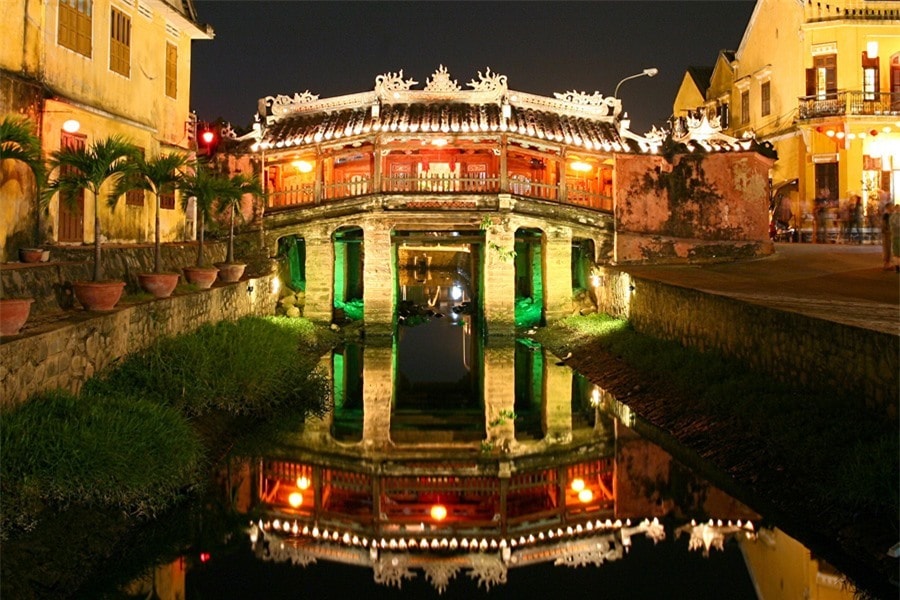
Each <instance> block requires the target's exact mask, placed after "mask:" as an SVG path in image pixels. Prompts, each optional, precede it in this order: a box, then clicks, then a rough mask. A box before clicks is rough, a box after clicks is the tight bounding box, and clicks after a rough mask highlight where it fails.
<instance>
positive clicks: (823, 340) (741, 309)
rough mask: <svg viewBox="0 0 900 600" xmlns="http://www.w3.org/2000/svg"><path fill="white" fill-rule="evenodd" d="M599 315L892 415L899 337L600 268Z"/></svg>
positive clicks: (899, 385)
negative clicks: (852, 399)
mask: <svg viewBox="0 0 900 600" xmlns="http://www.w3.org/2000/svg"><path fill="white" fill-rule="evenodd" d="M602 276H603V282H604V283H603V285H602V286H600V287H599V288H597V290H598V304H599V307H598V308H599V310H600V311H601V312H605V313H607V314H610V315H612V316H615V317H619V318H626V319H628V320H629V321H630V322H631V323H632V324H633V326H634V329H635V330H636V331H638V332H640V333H642V334H645V335H650V336H653V337H656V338H661V339H666V340H672V341H676V342H678V343H680V344H681V345H683V346H685V347H688V348H694V349H696V350H700V351H707V350H715V351H718V352H721V353H722V354H724V355H726V356H729V357H733V358H736V359H738V360H740V361H741V362H743V363H744V364H746V365H747V366H748V367H749V368H751V369H754V370H756V371H759V372H761V373H769V374H771V375H772V376H773V377H775V378H776V379H777V380H778V381H783V382H792V383H800V384H801V385H803V386H808V387H810V388H811V389H817V390H822V391H823V393H830V392H831V391H832V390H837V391H840V392H842V393H846V394H848V395H849V396H850V397H856V398H859V399H860V400H861V401H864V403H865V405H866V407H867V408H869V409H873V410H876V411H878V412H881V413H883V414H885V415H887V416H889V417H890V418H892V419H896V418H897V414H898V391H900V337H898V336H896V335H890V334H887V333H881V332H877V331H871V330H868V329H863V328H860V327H853V326H850V325H844V324H841V323H833V322H829V321H823V320H821V319H816V318H813V317H808V316H806V315H802V314H798V313H792V312H787V311H781V310H775V309H771V308H768V307H765V306H760V305H757V304H751V303H747V302H742V301H740V300H736V299H734V298H728V297H725V296H718V295H715V294H710V293H704V292H700V291H697V290H693V289H689V288H682V287H678V286H673V285H669V284H666V283H661V282H658V281H653V280H649V279H641V278H637V277H632V276H631V275H629V274H628V273H627V272H625V271H622V270H619V269H605V270H604V272H603V273H602Z"/></svg>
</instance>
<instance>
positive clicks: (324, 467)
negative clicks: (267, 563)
mask: <svg viewBox="0 0 900 600" xmlns="http://www.w3.org/2000/svg"><path fill="white" fill-rule="evenodd" d="M479 346H480V344H479ZM518 346H519V347H520V350H519V352H518V353H517V352H516V346H514V345H512V344H507V345H505V346H503V345H501V347H491V346H490V345H488V346H486V347H484V348H483V349H482V350H481V356H482V360H479V361H473V364H477V365H479V369H477V370H475V371H474V372H475V373H477V378H479V379H483V382H482V383H481V384H480V385H476V386H474V387H473V390H474V391H473V393H475V394H476V395H477V396H478V401H477V406H478V407H479V409H478V411H477V413H478V418H479V419H480V422H481V427H480V429H479V435H478V436H475V437H473V436H472V435H471V433H470V428H469V427H468V426H467V425H464V424H461V422H460V420H459V419H456V418H448V419H442V418H441V417H440V415H439V416H438V417H437V418H436V423H437V427H436V428H433V429H431V430H428V431H424V432H422V433H421V434H420V435H418V436H413V435H410V434H406V433H405V432H404V431H405V430H404V427H402V426H401V427H400V428H399V431H400V433H401V435H399V436H397V435H396V434H397V432H398V427H397V421H398V419H399V420H400V421H401V422H402V421H403V420H404V418H405V415H403V414H402V413H403V407H402V406H398V403H397V401H396V397H395V394H396V393H397V391H398V388H397V386H396V384H395V382H394V381H393V377H394V373H395V372H396V364H397V363H398V362H399V361H398V360H396V357H395V355H394V354H395V348H393V347H377V346H365V347H358V348H357V349H356V350H353V351H351V352H350V353H349V354H348V351H347V350H346V349H344V350H343V351H339V352H336V353H335V354H334V355H333V356H330V357H328V358H326V359H325V360H324V361H323V362H324V365H325V367H327V368H329V369H331V370H332V376H333V378H334V381H335V390H336V393H337V394H338V396H339V397H337V398H336V399H335V400H336V402H335V406H334V410H333V411H331V412H330V413H329V414H327V415H326V416H325V417H324V418H316V419H311V420H309V421H308V422H307V423H306V425H305V426H304V428H303V430H302V431H300V432H298V433H297V434H296V436H295V437H294V438H292V440H291V443H290V445H289V446H287V447H284V446H283V447H280V448H278V449H277V451H276V452H275V453H274V454H273V455H272V456H271V457H270V458H266V459H263V460H260V461H258V462H255V463H253V464H252V466H250V467H248V468H249V469H250V471H251V472H252V475H251V473H248V475H251V476H250V477H248V479H249V480H250V481H252V485H251V488H252V489H251V488H247V490H246V491H247V492H250V493H249V495H247V496H245V498H244V501H243V503H244V506H243V508H244V509H245V510H249V509H250V507H251V505H254V506H255V507H256V512H257V513H258V514H260V515H262V518H261V519H260V520H259V521H257V522H255V523H253V525H252V528H251V538H252V539H253V540H254V543H255V545H256V548H257V551H258V552H259V553H260V555H261V556H262V557H264V558H267V559H270V560H290V561H292V562H294V563H301V564H307V563H308V562H311V561H314V560H316V559H326V560H336V561H340V562H345V563H349V564H356V565H362V566H368V567H371V568H373V570H374V574H375V579H376V581H379V582H381V583H388V584H399V583H400V581H402V579H404V578H409V577H412V576H413V575H414V572H415V570H418V569H421V570H423V571H424V572H425V574H426V577H427V578H428V579H429V580H430V581H431V583H432V584H433V585H434V586H435V587H437V588H438V589H443V587H445V586H446V585H447V582H448V581H449V579H450V578H452V577H453V576H454V575H455V574H456V572H457V571H459V570H467V571H470V576H472V577H476V578H478V579H479V581H480V582H483V583H485V585H486V586H488V587H489V586H490V585H496V584H498V583H503V582H504V581H505V580H506V573H507V570H508V569H509V568H512V567H518V566H526V565H529V564H534V563H536V562H545V561H555V562H556V564H568V565H570V566H572V565H585V564H594V565H599V564H602V563H604V562H608V561H611V560H616V559H618V558H621V557H622V556H623V554H624V552H625V551H627V549H628V547H629V546H630V544H631V538H632V536H635V535H645V536H648V537H650V538H652V539H653V540H655V541H658V540H661V539H663V538H665V536H666V531H665V530H666V523H668V524H669V525H670V526H671V525H675V524H680V523H685V522H686V521H687V520H689V518H690V517H692V516H694V517H696V516H701V517H703V519H704V522H702V523H700V524H695V525H687V526H686V527H687V529H686V530H684V531H685V532H687V533H688V534H689V535H690V537H691V539H692V542H691V543H692V544H693V545H696V546H697V547H698V548H702V549H705V550H706V551H708V550H709V549H710V548H711V547H720V546H721V545H722V544H723V543H724V542H725V541H726V540H727V539H728V538H729V537H731V536H734V535H739V536H745V535H754V533H755V532H754V531H753V530H752V528H751V527H752V526H750V525H749V524H748V523H747V519H756V518H757V515H756V514H755V513H753V512H752V511H751V510H749V509H748V508H747V507H745V506H743V505H742V504H741V503H739V502H737V501H735V500H733V499H731V498H729V497H728V496H726V495H725V494H723V493H722V492H720V491H719V490H717V489H716V488H713V487H712V486H710V485H709V484H708V483H707V482H705V481H703V480H701V479H698V478H696V477H694V476H693V475H690V474H687V473H685V472H683V471H682V470H681V469H680V467H678V466H677V465H676V464H675V463H674V462H673V461H672V459H671V457H670V456H669V455H668V454H666V453H665V452H664V451H662V450H660V449H659V448H658V447H656V446H655V445H653V444H650V443H649V442H646V441H644V440H642V439H641V438H640V437H639V436H637V435H636V434H635V433H634V432H632V431H631V430H630V429H629V428H628V427H627V426H626V425H624V424H623V423H621V422H619V421H618V420H616V419H615V418H613V416H612V412H611V411H610V410H607V406H606V404H607V402H608V400H609V398H608V396H607V395H605V394H604V393H603V392H602V391H600V390H594V389H593V388H588V387H586V386H584V385H582V384H581V380H580V378H579V377H578V376H577V375H575V374H574V373H573V372H572V371H571V370H570V369H568V368H567V367H565V366H559V365H557V364H556V363H555V362H550V361H547V360H545V359H544V357H543V351H542V350H541V349H540V348H539V347H536V348H535V347H530V346H528V345H524V344H519V345H518ZM348 356H351V357H353V356H355V357H354V358H348ZM536 356H539V357H541V359H540V360H534V357H536ZM336 359H337V360H336ZM517 363H518V366H519V369H517ZM523 363H524V365H525V366H526V367H527V368H522V364H523ZM336 364H338V365H344V367H340V368H338V369H334V367H335V365H336ZM347 364H354V365H357V368H356V370H351V371H349V372H348V371H347V370H342V369H344V368H345V367H346V365H347ZM535 365H538V367H535ZM517 371H518V377H517ZM354 380H357V381H354ZM348 390H357V391H358V393H359V394H360V395H361V402H359V403H354V402H350V404H351V406H352V407H353V408H351V409H350V410H351V412H352V415H346V414H342V411H344V410H345V405H344V404H345V403H346V402H347V400H348V398H347V397H346V394H348ZM536 390H537V391H536ZM341 394H344V395H345V396H344V397H340V395H341ZM457 401H458V403H459V404H457V405H454V406H444V407H443V409H444V411H445V412H447V413H449V414H454V413H457V412H458V411H459V410H460V408H462V406H461V405H462V404H465V403H466V400H464V399H463V400H459V399H458V400H457ZM445 402H446V400H445ZM529 406H536V407H537V410H538V411H539V417H538V422H539V423H541V426H540V427H539V428H538V430H535V428H534V425H533V423H532V422H530V420H529V419H526V418H523V416H522V413H523V412H524V411H527V410H528V407H529ZM439 412H440V411H439ZM464 412H466V415H467V417H466V418H469V416H470V413H471V411H464ZM353 419H356V426H355V427H354V426H353V423H350V422H349V421H348V420H353ZM519 424H523V425H524V427H525V429H526V432H525V434H524V435H520V434H519V433H518V432H517V427H518V425H519ZM459 431H465V432H467V433H466V435H463V436H457V435H456V433H458V432H459ZM352 432H356V433H352ZM356 434H358V435H356ZM675 474H677V476H678V477H685V476H686V477H687V478H688V481H682V483H683V484H686V486H687V487H686V488H685V489H689V490H691V492H690V493H688V494H686V495H684V496H683V497H679V498H672V497H668V495H667V493H666V492H665V491H664V490H663V489H662V488H656V487H655V486H654V485H650V486H649V487H648V482H651V481H655V482H659V484H660V485H662V486H664V485H665V484H664V483H663V482H665V481H667V480H669V479H670V478H671V477H673V476H676V475H675ZM707 517H714V518H715V520H714V521H709V522H706V521H705V519H706V518H707ZM657 519H662V521H660V520H657ZM719 519H723V521H722V522H719V521H718V520H719ZM729 519H730V520H729ZM739 520H741V521H740V522H739ZM669 533H670V535H671V534H676V535H677V532H676V531H675V530H674V529H670V532H669Z"/></svg>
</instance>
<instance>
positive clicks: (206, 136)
mask: <svg viewBox="0 0 900 600" xmlns="http://www.w3.org/2000/svg"><path fill="white" fill-rule="evenodd" d="M200 139H201V140H202V141H203V143H204V144H206V145H207V146H209V145H210V144H212V143H213V140H215V139H216V134H215V133H213V132H212V130H210V129H207V130H206V131H204V132H203V133H201V134H200Z"/></svg>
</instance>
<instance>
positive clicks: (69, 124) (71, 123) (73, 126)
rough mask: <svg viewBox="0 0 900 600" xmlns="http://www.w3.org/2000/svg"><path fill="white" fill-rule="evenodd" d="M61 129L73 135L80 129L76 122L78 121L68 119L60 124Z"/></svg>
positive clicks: (79, 124)
mask: <svg viewBox="0 0 900 600" xmlns="http://www.w3.org/2000/svg"><path fill="white" fill-rule="evenodd" d="M62 128H63V131H65V132H66V133H75V132H76V131H78V130H79V129H81V123H79V122H78V119H69V120H67V121H66V122H64V123H63V124H62Z"/></svg>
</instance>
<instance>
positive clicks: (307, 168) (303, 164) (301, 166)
mask: <svg viewBox="0 0 900 600" xmlns="http://www.w3.org/2000/svg"><path fill="white" fill-rule="evenodd" d="M291 164H292V165H293V166H294V168H295V169H297V170H298V171H300V172H301V173H310V172H311V171H312V170H313V165H312V163H311V162H309V161H307V160H295V161H294V162H292V163H291Z"/></svg>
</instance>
